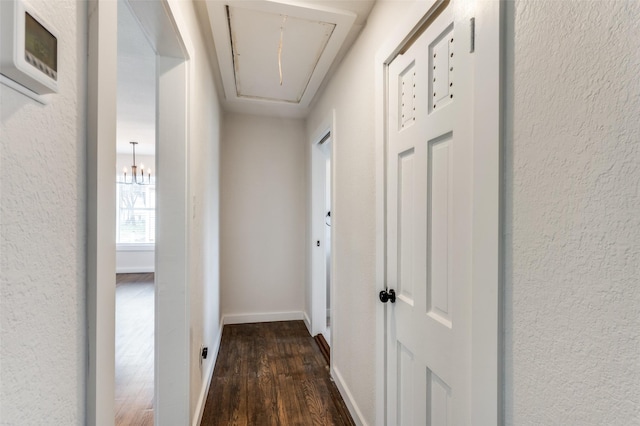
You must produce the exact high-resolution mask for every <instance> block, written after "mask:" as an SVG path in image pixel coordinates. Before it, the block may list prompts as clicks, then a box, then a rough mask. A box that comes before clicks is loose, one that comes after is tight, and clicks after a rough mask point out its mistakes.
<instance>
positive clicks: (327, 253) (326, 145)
mask: <svg viewBox="0 0 640 426" xmlns="http://www.w3.org/2000/svg"><path fill="white" fill-rule="evenodd" d="M327 136H328V138H327V139H323V140H321V142H319V143H318V145H319V148H320V151H321V152H322V153H323V154H324V160H325V168H324V170H325V179H324V209H323V210H322V213H323V214H324V225H325V226H324V250H322V251H323V253H324V276H325V279H324V282H325V287H326V288H325V294H326V299H325V302H326V303H325V312H326V315H325V318H326V322H325V332H326V336H325V338H326V339H327V342H329V341H331V133H328V134H327Z"/></svg>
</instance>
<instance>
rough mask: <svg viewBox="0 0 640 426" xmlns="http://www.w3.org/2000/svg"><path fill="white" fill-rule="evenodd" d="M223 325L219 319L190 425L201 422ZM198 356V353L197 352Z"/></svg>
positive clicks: (218, 351) (193, 425)
mask: <svg viewBox="0 0 640 426" xmlns="http://www.w3.org/2000/svg"><path fill="white" fill-rule="evenodd" d="M223 328H224V325H223V323H222V321H220V328H219V330H218V337H217V338H216V340H215V343H214V347H213V348H211V350H210V351H209V359H207V360H206V361H205V362H206V363H207V372H206V374H205V377H206V378H207V379H206V380H205V381H204V382H202V389H201V390H200V396H199V397H198V403H197V404H196V411H195V415H194V416H193V423H192V426H199V425H200V423H201V422H202V415H203V414H204V407H205V403H206V402H207V395H209V388H210V387H211V379H212V378H213V370H214V369H215V366H216V361H217V360H218V354H219V353H220V342H221V341H222V329H223ZM198 356H200V354H198Z"/></svg>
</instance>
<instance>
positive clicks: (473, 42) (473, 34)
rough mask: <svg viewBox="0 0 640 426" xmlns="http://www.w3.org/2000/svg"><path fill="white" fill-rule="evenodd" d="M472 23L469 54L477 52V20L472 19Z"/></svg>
mask: <svg viewBox="0 0 640 426" xmlns="http://www.w3.org/2000/svg"><path fill="white" fill-rule="evenodd" d="M470 21H471V22H470V30H471V43H470V46H471V47H470V48H469V53H473V52H474V51H475V50H476V18H475V17H473V18H471V19H470Z"/></svg>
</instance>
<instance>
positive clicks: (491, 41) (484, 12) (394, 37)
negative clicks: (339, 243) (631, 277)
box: [375, 0, 503, 425]
mask: <svg viewBox="0 0 640 426" xmlns="http://www.w3.org/2000/svg"><path fill="white" fill-rule="evenodd" d="M443 1H444V0H430V1H426V2H416V3H415V4H414V6H413V9H412V11H410V12H409V13H408V14H407V18H406V20H405V21H404V22H403V23H401V24H400V25H398V26H397V27H396V28H397V30H395V31H394V32H392V34H391V35H390V36H389V38H388V39H387V41H386V42H385V43H384V44H383V46H382V47H381V48H380V49H379V50H378V52H377V53H376V57H375V81H376V85H375V102H376V105H375V122H376V129H375V145H376V289H377V290H378V291H380V290H383V289H385V287H386V277H385V274H386V269H385V265H386V240H385V238H386V215H385V212H386V189H385V182H386V155H387V154H386V150H387V146H386V135H387V129H386V127H385V124H386V123H385V120H386V119H385V116H386V112H387V111H386V102H387V99H386V94H387V68H388V65H389V64H390V63H391V61H392V60H393V59H394V58H395V56H396V55H397V54H398V52H399V51H400V50H401V48H402V47H403V45H404V44H405V43H406V41H407V40H409V39H410V38H411V37H412V36H413V35H414V34H415V33H416V31H417V30H418V29H419V28H420V26H421V25H422V23H423V22H425V21H426V19H427V17H428V16H429V15H430V14H431V13H432V12H433V11H434V10H436V9H437V8H438V7H439V5H440V4H441V3H442V2H443ZM501 9H502V2H500V1H484V0H478V2H477V8H476V10H477V12H476V33H475V37H476V53H475V55H477V56H479V55H488V56H487V57H486V59H485V60H484V61H478V60H476V64H478V65H477V67H478V69H476V70H474V72H475V73H476V74H480V73H481V74H482V76H483V78H482V79H478V78H476V79H474V92H475V93H474V97H475V99H476V104H475V105H474V108H475V113H476V114H478V115H477V117H476V120H474V123H475V126H474V141H475V143H476V144H477V146H476V149H475V151H474V175H473V176H474V193H475V192H476V191H475V187H476V186H479V185H486V183H487V181H489V182H491V185H493V186H492V189H494V190H495V194H493V195H494V196H493V197H491V199H490V200H486V203H485V200H483V202H482V203H480V202H478V200H474V214H473V229H474V232H476V230H482V235H477V234H476V235H474V241H473V270H472V274H473V276H472V285H473V286H474V290H475V291H474V292H473V294H474V298H473V304H472V317H473V329H472V360H471V363H472V371H471V374H472V393H471V395H472V403H471V404H472V406H471V410H472V411H471V418H472V419H474V423H478V424H487V425H489V424H501V423H500V422H502V411H503V410H502V400H501V399H502V395H501V386H502V381H501V372H500V368H499V366H500V360H501V355H502V354H501V345H502V342H501V339H500V326H501V318H500V313H501V304H500V303H501V287H500V284H501V276H500V271H501V270H502V269H501V268H502V258H501V245H500V230H501V229H502V228H501V224H500V218H501V206H500V202H501V200H500V194H501V192H500V191H501V185H500V177H501V173H502V171H501V170H502V168H501V164H502V163H501V161H500V158H501V157H500V126H501V121H500V118H501V110H500V101H501V91H500V81H501V73H500V72H495V71H496V67H497V70H498V71H501V70H502V64H501V60H502V58H501V46H502V44H501V41H502V39H501V37H502V32H501V31H502V26H503V22H502V16H501V13H502V12H501ZM477 56H476V57H477ZM496 64H497V65H496ZM491 67H493V68H491ZM492 71H493V72H492ZM489 75H491V76H492V78H490V79H489V80H488V81H485V76H489ZM486 99H490V103H489V105H488V106H487V107H486V108H485V107H484V106H482V107H480V104H479V103H480V102H481V101H480V100H482V102H483V105H484V103H485V101H486ZM488 120H493V122H494V124H495V126H494V125H493V124H492V125H491V126H486V125H485V124H481V123H485V122H488ZM493 122H492V123H493ZM480 144H481V146H482V148H483V149H481V150H478V149H477V147H478V146H480ZM486 247H491V250H487V249H486ZM476 283H482V291H478V290H477V289H475V286H476V285H477V284H476ZM385 306H386V305H382V304H379V305H378V307H377V309H376V321H375V326H376V344H375V348H376V381H375V383H376V392H375V395H376V424H380V425H382V424H386V407H387V395H386V376H387V365H386V308H385ZM485 336H492V338H490V339H489V341H487V340H486V339H485ZM486 389H488V391H487V390H486Z"/></svg>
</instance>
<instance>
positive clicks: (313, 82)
mask: <svg viewBox="0 0 640 426" xmlns="http://www.w3.org/2000/svg"><path fill="white" fill-rule="evenodd" d="M227 6H231V7H234V8H249V9H252V10H257V11H263V12H267V13H274V14H281V15H287V16H293V17H297V18H301V19H307V20H313V21H322V22H328V23H332V24H335V25H336V26H335V29H334V31H333V33H332V34H331V37H330V38H329V41H328V42H327V44H326V46H325V48H324V51H323V53H322V55H321V56H320V59H319V60H318V63H317V65H316V67H315V70H314V71H313V74H312V75H311V78H310V80H309V84H308V85H307V88H306V90H305V91H304V94H303V95H302V97H301V98H300V102H299V103H296V104H292V103H290V102H285V101H274V100H266V99H253V98H246V97H239V96H238V95H237V91H236V82H235V75H234V68H233V67H234V65H233V52H232V49H231V36H230V29H229V22H228V19H227V10H226V7H227ZM207 12H208V14H209V22H210V24H211V31H212V33H213V38H214V44H215V50H216V55H217V58H218V64H219V67H220V74H221V77H222V85H223V89H224V95H225V98H226V100H227V101H228V102H230V103H232V104H237V105H238V106H242V107H248V108H249V109H252V108H251V107H252V106H253V107H260V106H261V107H264V106H269V105H272V106H278V107H279V108H280V107H282V106H283V105H288V107H287V109H290V110H292V112H293V111H298V112H302V111H306V110H307V108H308V107H309V105H310V104H311V102H312V100H313V98H314V96H315V94H316V92H317V91H318V89H319V87H320V85H321V84H322V81H323V80H324V78H325V76H326V74H327V72H328V71H329V68H330V67H331V65H332V63H333V61H334V60H335V58H336V56H337V54H338V52H339V51H340V48H341V47H342V45H343V43H344V41H345V40H346V38H347V35H348V34H349V32H350V30H351V28H352V26H353V24H354V22H355V20H356V17H357V16H356V14H355V13H353V12H350V11H345V10H339V9H333V8H328V7H324V6H320V5H315V4H304V3H297V4H293V3H290V2H286V1H273V0H258V1H246V0H228V1H219V0H207Z"/></svg>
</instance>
